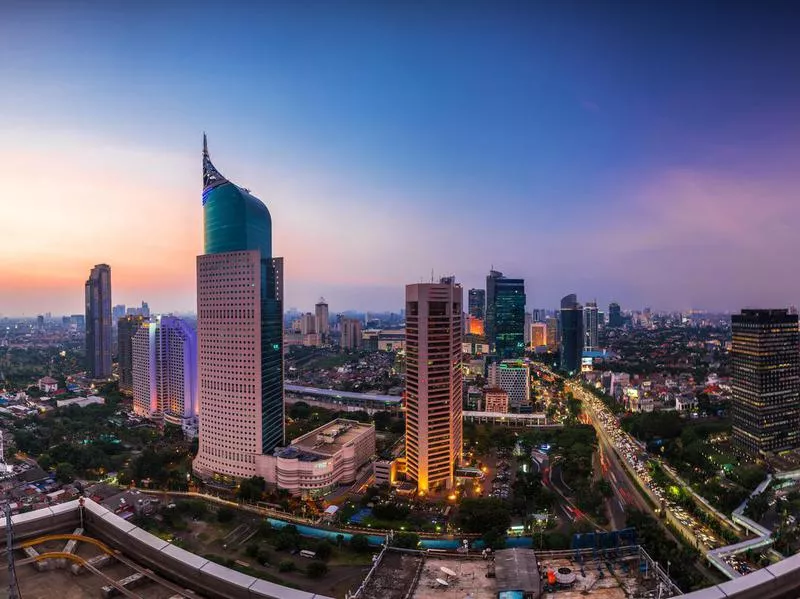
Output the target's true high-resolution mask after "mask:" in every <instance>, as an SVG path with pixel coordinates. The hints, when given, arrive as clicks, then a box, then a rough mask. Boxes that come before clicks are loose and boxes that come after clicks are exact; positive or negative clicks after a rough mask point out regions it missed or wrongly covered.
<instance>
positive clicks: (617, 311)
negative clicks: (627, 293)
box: [608, 302, 624, 329]
mask: <svg viewBox="0 0 800 599" xmlns="http://www.w3.org/2000/svg"><path fill="white" fill-rule="evenodd" d="M623 324H624V322H623V320H622V309H621V308H620V307H619V304H618V303H616V302H611V303H610V304H608V326H609V327H611V328H617V329H618V328H620V327H621V326H622V325H623Z"/></svg>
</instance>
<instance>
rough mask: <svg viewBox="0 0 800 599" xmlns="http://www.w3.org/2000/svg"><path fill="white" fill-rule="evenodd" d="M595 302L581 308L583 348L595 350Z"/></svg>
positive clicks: (597, 320) (596, 320)
mask: <svg viewBox="0 0 800 599" xmlns="http://www.w3.org/2000/svg"><path fill="white" fill-rule="evenodd" d="M598 316H599V314H598V311H597V302H587V303H586V305H585V306H584V307H583V348H584V349H588V350H595V349H597V348H598V344H597V329H598V324H599V319H598Z"/></svg>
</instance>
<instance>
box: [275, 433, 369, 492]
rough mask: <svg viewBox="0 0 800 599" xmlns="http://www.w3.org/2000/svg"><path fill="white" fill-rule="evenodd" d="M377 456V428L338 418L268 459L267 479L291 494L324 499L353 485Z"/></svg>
mask: <svg viewBox="0 0 800 599" xmlns="http://www.w3.org/2000/svg"><path fill="white" fill-rule="evenodd" d="M374 454H375V426H374V425H372V424H363V423H361V422H357V421H355V420H345V419H343V418H338V419H336V420H334V421H333V422H329V423H328V424H326V425H324V426H321V427H319V428H318V429H315V430H313V431H311V432H310V433H306V434H305V435H303V436H302V437H298V438H297V439H295V440H294V441H292V443H291V445H289V446H288V447H284V448H279V449H276V450H275V453H274V454H273V455H271V456H265V458H264V463H265V474H266V476H265V479H266V481H267V482H268V483H270V484H275V485H277V486H278V487H279V488H281V489H286V490H288V491H290V492H291V493H295V494H303V493H307V494H310V495H323V494H325V493H327V492H329V491H331V490H333V489H334V488H335V487H336V486H338V485H340V484H348V483H353V482H355V480H356V475H357V474H358V471H359V470H360V469H361V468H362V467H363V466H364V465H365V464H366V463H367V462H368V461H369V460H370V458H371V457H372V456H373V455H374Z"/></svg>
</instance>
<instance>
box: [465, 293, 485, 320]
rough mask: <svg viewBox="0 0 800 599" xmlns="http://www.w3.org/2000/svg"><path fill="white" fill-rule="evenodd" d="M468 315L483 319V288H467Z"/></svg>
mask: <svg viewBox="0 0 800 599" xmlns="http://www.w3.org/2000/svg"><path fill="white" fill-rule="evenodd" d="M468 302H469V307H468V310H469V312H468V313H469V315H470V316H472V317H473V318H480V319H481V320H483V318H485V316H486V291H485V290H484V289H470V290H469V298H468Z"/></svg>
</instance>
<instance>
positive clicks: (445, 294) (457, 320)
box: [406, 279, 463, 492]
mask: <svg viewBox="0 0 800 599" xmlns="http://www.w3.org/2000/svg"><path fill="white" fill-rule="evenodd" d="M462 305H463V291H462V289H461V286H460V285H456V284H455V283H453V281H452V279H443V280H442V282H441V283H418V284H413V285H407V286H406V462H407V476H408V477H409V478H410V479H411V480H413V481H415V482H416V483H417V489H418V490H419V491H420V492H427V491H429V490H431V489H435V488H440V487H445V488H452V487H453V485H454V483H455V468H456V466H457V465H458V464H459V463H460V461H461V455H462V422H461V412H462V395H463V379H462V367H461V362H462V347H461V343H462V330H463V327H462V323H461V319H462Z"/></svg>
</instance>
